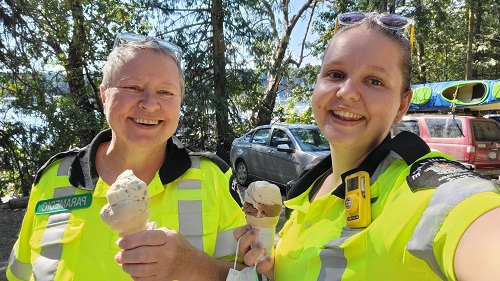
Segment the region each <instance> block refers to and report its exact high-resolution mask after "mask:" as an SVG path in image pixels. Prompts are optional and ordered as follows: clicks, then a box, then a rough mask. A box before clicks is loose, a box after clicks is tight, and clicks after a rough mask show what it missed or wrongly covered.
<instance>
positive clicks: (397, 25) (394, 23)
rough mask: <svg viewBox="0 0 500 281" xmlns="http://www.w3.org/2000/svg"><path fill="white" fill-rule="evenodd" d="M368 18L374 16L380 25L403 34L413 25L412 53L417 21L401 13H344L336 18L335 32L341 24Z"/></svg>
mask: <svg viewBox="0 0 500 281" xmlns="http://www.w3.org/2000/svg"><path fill="white" fill-rule="evenodd" d="M367 18H373V19H375V22H377V23H378V24H379V25H380V26H382V27H384V28H387V29H391V30H396V31H398V32H401V34H402V33H403V32H404V30H405V29H406V28H407V27H408V26H411V30H410V56H411V55H412V52H413V36H414V32H415V22H414V21H413V20H412V19H409V18H407V17H403V16H400V15H394V14H378V13H363V12H349V13H342V14H340V15H338V16H337V19H336V20H335V29H334V31H333V34H335V33H337V29H338V27H339V25H353V24H357V23H361V22H362V21H363V20H365V19H367Z"/></svg>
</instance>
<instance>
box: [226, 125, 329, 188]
mask: <svg viewBox="0 0 500 281" xmlns="http://www.w3.org/2000/svg"><path fill="white" fill-rule="evenodd" d="M328 154H330V146H329V144H328V141H327V140H326V138H325V137H324V136H323V134H322V133H321V131H320V130H319V128H318V126H316V125H305V124H272V125H263V126H259V127H256V128H254V129H252V130H251V131H249V132H248V133H246V134H245V135H243V136H242V137H239V138H236V139H234V141H233V144H232V146H231V154H230V160H231V167H232V168H233V172H234V175H235V177H236V180H237V182H238V184H240V185H242V186H247V185H248V184H249V183H250V182H252V181H253V180H266V181H269V182H272V183H274V184H276V185H278V186H280V187H282V188H284V187H286V184H287V183H288V182H289V181H291V180H296V179H298V178H299V177H300V176H301V174H302V172H303V171H304V168H305V167H306V166H307V164H309V163H310V162H311V161H313V160H314V159H315V158H317V157H319V156H324V155H328Z"/></svg>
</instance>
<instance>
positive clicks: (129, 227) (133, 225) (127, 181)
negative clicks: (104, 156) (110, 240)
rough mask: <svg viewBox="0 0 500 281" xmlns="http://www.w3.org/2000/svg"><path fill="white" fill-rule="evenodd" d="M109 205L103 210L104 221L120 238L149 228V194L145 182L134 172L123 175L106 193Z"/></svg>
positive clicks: (130, 171) (125, 172)
mask: <svg viewBox="0 0 500 281" xmlns="http://www.w3.org/2000/svg"><path fill="white" fill-rule="evenodd" d="M106 198H107V199H108V204H106V205H104V206H103V207H102V209H101V218H102V220H103V221H104V222H105V223H106V224H108V225H109V226H111V227H112V228H113V229H114V230H116V231H118V233H119V235H120V237H125V236H127V235H130V234H134V233H137V232H139V231H142V230H146V229H147V228H148V220H149V194H148V186H147V184H146V183H145V182H143V181H142V180H140V179H139V178H137V177H136V176H135V175H134V173H133V172H132V170H126V171H124V172H123V173H121V174H120V175H119V176H118V178H117V179H116V181H115V182H114V183H113V184H112V185H111V186H110V188H109V190H108V192H107V193H106Z"/></svg>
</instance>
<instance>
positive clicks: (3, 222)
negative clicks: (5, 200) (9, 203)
mask: <svg viewBox="0 0 500 281" xmlns="http://www.w3.org/2000/svg"><path fill="white" fill-rule="evenodd" d="M25 211H26V209H15V210H10V209H7V208H6V206H5V205H2V206H0V281H4V280H7V278H6V277H5V271H6V270H7V263H8V261H9V256H10V251H11V249H12V246H13V245H14V243H15V242H16V239H17V234H18V232H19V228H20V227H21V222H22V221H23V217H24V212H25Z"/></svg>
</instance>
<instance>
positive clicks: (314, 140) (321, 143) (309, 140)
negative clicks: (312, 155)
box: [290, 128, 330, 151]
mask: <svg viewBox="0 0 500 281" xmlns="http://www.w3.org/2000/svg"><path fill="white" fill-rule="evenodd" d="M290 132H291V133H292V134H293V136H294V138H295V139H296V140H297V142H298V143H299V145H300V147H301V148H302V150H303V151H327V150H330V145H329V144H328V141H327V140H326V138H325V136H324V135H323V133H321V131H320V130H319V129H315V128H311V129H304V128H291V129H290Z"/></svg>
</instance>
